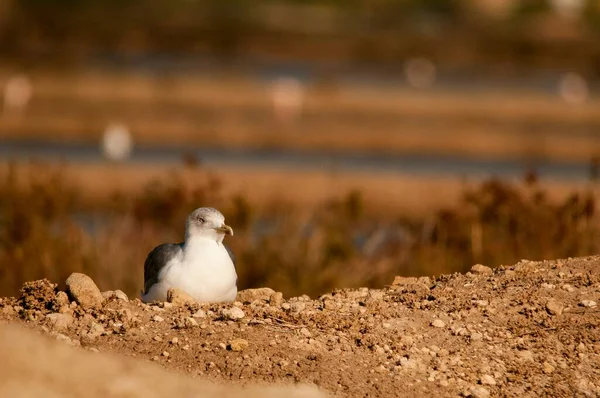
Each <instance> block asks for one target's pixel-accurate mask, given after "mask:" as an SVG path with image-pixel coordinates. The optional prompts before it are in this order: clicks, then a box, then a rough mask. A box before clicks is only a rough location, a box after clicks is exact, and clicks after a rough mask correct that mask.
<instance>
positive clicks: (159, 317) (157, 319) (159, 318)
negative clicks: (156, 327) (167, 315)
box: [152, 315, 165, 322]
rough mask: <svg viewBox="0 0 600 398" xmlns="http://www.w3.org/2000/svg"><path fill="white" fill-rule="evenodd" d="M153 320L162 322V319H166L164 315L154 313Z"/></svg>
mask: <svg viewBox="0 0 600 398" xmlns="http://www.w3.org/2000/svg"><path fill="white" fill-rule="evenodd" d="M152 320H153V321H154V322H162V321H164V320H165V319H164V318H163V317H162V316H159V315H154V316H153V317H152Z"/></svg>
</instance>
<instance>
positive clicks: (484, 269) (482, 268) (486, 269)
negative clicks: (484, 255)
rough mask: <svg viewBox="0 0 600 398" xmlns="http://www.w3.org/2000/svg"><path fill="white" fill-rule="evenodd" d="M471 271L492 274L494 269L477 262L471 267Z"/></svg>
mask: <svg viewBox="0 0 600 398" xmlns="http://www.w3.org/2000/svg"><path fill="white" fill-rule="evenodd" d="M471 272H472V273H473V274H491V273H492V272H493V271H492V269H491V268H490V267H487V266H485V265H482V264H475V265H474V266H472V267H471Z"/></svg>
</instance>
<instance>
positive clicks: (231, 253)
mask: <svg viewBox="0 0 600 398" xmlns="http://www.w3.org/2000/svg"><path fill="white" fill-rule="evenodd" d="M223 246H225V249H226V250H227V253H229V257H230V258H231V262H232V263H233V265H235V254H233V252H232V251H231V249H230V248H228V247H227V246H226V245H223Z"/></svg>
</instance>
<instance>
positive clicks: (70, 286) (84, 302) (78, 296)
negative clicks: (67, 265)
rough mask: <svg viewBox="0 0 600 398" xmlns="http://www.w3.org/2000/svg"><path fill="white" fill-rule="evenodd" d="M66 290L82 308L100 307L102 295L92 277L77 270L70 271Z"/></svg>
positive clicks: (102, 300) (102, 299)
mask: <svg viewBox="0 0 600 398" xmlns="http://www.w3.org/2000/svg"><path fill="white" fill-rule="evenodd" d="M66 284H67V292H68V293H69V294H70V295H71V297H73V299H74V300H75V302H76V303H77V304H79V305H80V306H81V307H82V308H83V309H85V310H87V309H93V308H100V307H101V306H102V303H103V302H104V297H102V293H101V292H100V289H98V286H96V284H95V283H94V281H93V280H92V278H90V277H89V276H87V275H85V274H80V273H77V272H74V273H72V274H71V275H70V276H69V277H68V278H67V281H66Z"/></svg>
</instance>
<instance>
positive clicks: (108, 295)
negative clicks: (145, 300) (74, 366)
mask: <svg viewBox="0 0 600 398" xmlns="http://www.w3.org/2000/svg"><path fill="white" fill-rule="evenodd" d="M102 297H104V300H110V299H112V298H114V299H117V300H121V301H125V302H127V301H129V297H127V295H126V294H125V293H124V292H123V291H122V290H107V291H106V292H102Z"/></svg>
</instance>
